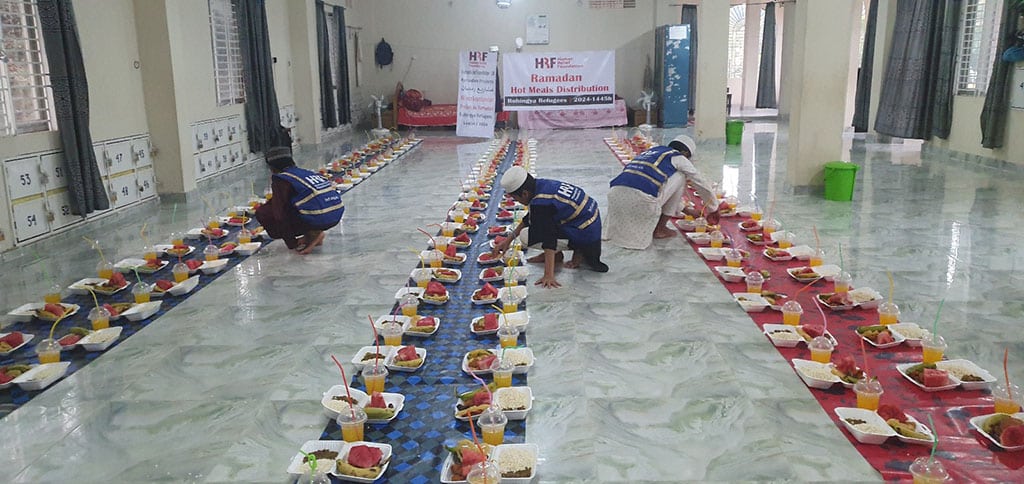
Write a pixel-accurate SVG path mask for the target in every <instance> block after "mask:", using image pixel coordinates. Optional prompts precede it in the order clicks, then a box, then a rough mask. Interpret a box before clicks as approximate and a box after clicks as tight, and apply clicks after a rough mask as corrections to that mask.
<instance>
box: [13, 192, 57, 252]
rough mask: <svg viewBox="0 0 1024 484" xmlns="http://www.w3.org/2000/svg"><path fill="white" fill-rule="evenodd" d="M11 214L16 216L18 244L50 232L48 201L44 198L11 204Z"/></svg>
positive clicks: (28, 199) (15, 228) (15, 231)
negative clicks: (47, 210)
mask: <svg viewBox="0 0 1024 484" xmlns="http://www.w3.org/2000/svg"><path fill="white" fill-rule="evenodd" d="M11 212H12V213H13V215H14V236H15V238H17V239H18V242H24V241H26V240H29V239H32V238H34V237H38V236H40V235H43V234H45V233H47V232H49V231H50V225H49V222H48V220H47V216H46V214H47V212H46V199H45V198H43V197H42V196H35V197H31V198H25V199H21V200H15V201H14V202H13V203H12V204H11Z"/></svg>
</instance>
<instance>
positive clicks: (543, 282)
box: [534, 276, 562, 287]
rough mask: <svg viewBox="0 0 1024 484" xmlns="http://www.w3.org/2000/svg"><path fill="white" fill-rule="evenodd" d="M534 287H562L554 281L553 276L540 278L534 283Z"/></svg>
mask: <svg viewBox="0 0 1024 484" xmlns="http://www.w3.org/2000/svg"><path fill="white" fill-rule="evenodd" d="M534 285H535V286H541V287H562V285H561V284H559V283H558V281H557V280H555V276H544V277H541V278H540V280H538V281H537V282H535V283H534Z"/></svg>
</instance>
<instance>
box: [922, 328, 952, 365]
mask: <svg viewBox="0 0 1024 484" xmlns="http://www.w3.org/2000/svg"><path fill="white" fill-rule="evenodd" d="M945 352H946V339H945V338H943V337H942V336H941V335H937V334H929V335H928V336H925V337H924V338H921V360H922V361H923V362H924V363H936V362H939V361H942V355H943V354H945Z"/></svg>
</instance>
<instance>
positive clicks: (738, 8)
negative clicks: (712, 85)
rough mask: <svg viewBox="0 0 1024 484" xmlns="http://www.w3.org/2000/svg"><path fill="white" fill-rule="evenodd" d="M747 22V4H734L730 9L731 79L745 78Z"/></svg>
mask: <svg viewBox="0 0 1024 484" xmlns="http://www.w3.org/2000/svg"><path fill="white" fill-rule="evenodd" d="M746 22H747V6H746V5H734V6H733V7H732V8H730V9H729V71H728V72H729V79H742V78H743V35H744V31H745V30H746Z"/></svg>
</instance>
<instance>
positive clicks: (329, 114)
mask: <svg viewBox="0 0 1024 484" xmlns="http://www.w3.org/2000/svg"><path fill="white" fill-rule="evenodd" d="M315 5H316V57H317V64H318V65H319V68H320V69H319V70H320V119H321V120H322V121H323V123H324V128H333V127H335V126H337V125H338V107H337V106H335V105H334V82H333V81H332V80H331V44H330V40H329V39H328V38H327V37H328V36H327V12H325V11H324V2H323V1H321V0H317V1H316V3H315Z"/></svg>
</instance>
